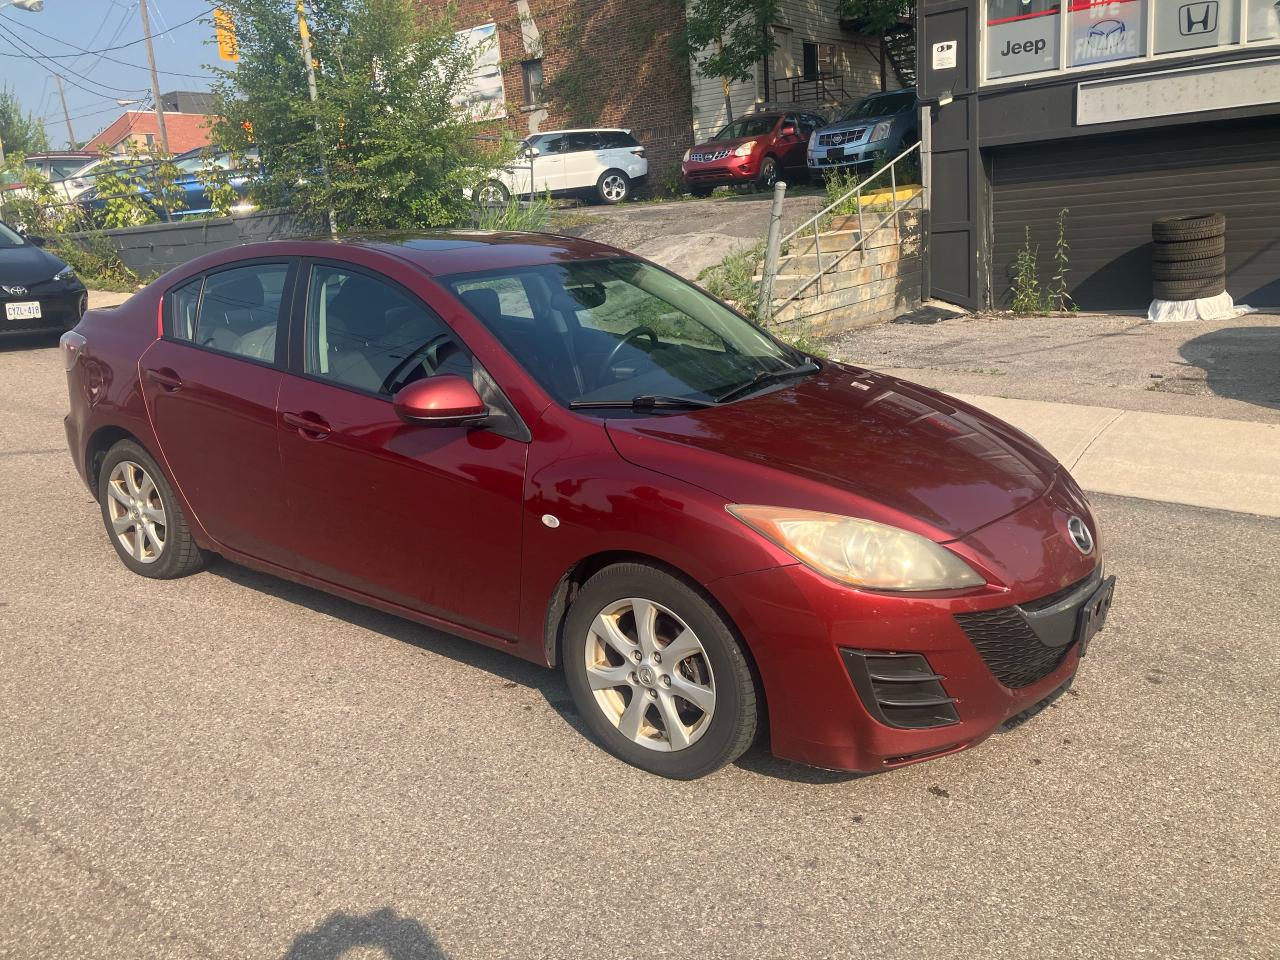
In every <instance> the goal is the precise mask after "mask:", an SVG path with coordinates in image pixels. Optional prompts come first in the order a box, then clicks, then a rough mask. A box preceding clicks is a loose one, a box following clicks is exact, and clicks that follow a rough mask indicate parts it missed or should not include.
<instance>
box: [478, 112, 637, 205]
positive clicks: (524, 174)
mask: <svg viewBox="0 0 1280 960" xmlns="http://www.w3.org/2000/svg"><path fill="white" fill-rule="evenodd" d="M648 176H649V161H648V160H646V159H645V158H644V147H642V146H641V145H640V144H639V143H637V142H636V139H635V137H633V136H631V131H630V130H620V129H593V130H549V131H547V132H545V133H536V134H534V135H533V136H531V137H529V138H527V139H526V140H525V141H524V142H523V143H521V144H520V152H519V154H517V156H516V160H515V162H514V163H513V164H512V165H511V166H510V167H508V168H507V169H505V170H502V171H500V172H499V174H498V175H497V176H496V177H494V178H493V179H492V180H486V181H485V182H484V183H482V184H481V185H480V187H479V188H478V189H477V190H476V196H477V198H478V199H479V201H480V202H481V203H506V202H507V200H508V199H510V197H511V196H512V195H513V194H514V195H515V196H528V195H530V194H534V193H545V192H550V193H551V195H552V196H587V197H591V198H592V199H595V200H599V201H600V202H601V203H621V202H622V201H623V200H626V199H627V198H628V197H630V196H631V192H632V191H633V190H634V189H635V188H636V187H637V186H639V185H640V184H642V183H644V181H645V179H646V178H647V177H648Z"/></svg>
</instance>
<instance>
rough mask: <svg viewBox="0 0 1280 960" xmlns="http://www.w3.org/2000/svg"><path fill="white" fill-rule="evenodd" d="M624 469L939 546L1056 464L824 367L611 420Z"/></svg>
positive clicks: (933, 404) (1002, 428) (934, 402)
mask: <svg viewBox="0 0 1280 960" xmlns="http://www.w3.org/2000/svg"><path fill="white" fill-rule="evenodd" d="M606 428H607V430H608V432H609V436H610V438H611V440H612V441H613V444H614V447H615V448H616V449H617V451H618V453H619V455H621V456H622V457H623V458H624V459H626V460H628V461H630V462H631V463H634V464H636V465H637V466H641V467H645V468H648V469H651V470H655V471H658V472H660V473H663V474H666V475H668V476H671V477H674V478H676V479H680V480H683V481H686V482H688V483H692V484H696V485H698V486H701V487H703V488H704V489H706V490H709V491H711V492H713V493H715V494H717V495H719V496H723V497H724V498H725V499H726V500H727V501H729V502H731V503H756V504H766V505H772V506H784V507H797V508H801V509H806V510H822V511H826V512H830V513H839V514H843V515H849V516H856V517H862V518H865V519H868V520H875V521H878V522H881V523H889V524H893V525H895V526H899V527H903V528H905V529H908V530H911V531H913V532H915V533H919V534H921V535H923V536H927V537H929V538H930V539H932V540H935V541H937V542H946V541H949V540H954V539H957V538H959V537H963V536H965V535H966V534H968V533H970V532H972V531H974V530H976V529H978V528H979V527H983V526H986V525H987V524H989V523H991V522H993V521H995V520H999V519H1000V518H1002V517H1004V516H1007V515H1008V514H1010V513H1013V512H1014V511H1015V510H1019V509H1021V508H1022V507H1024V506H1026V505H1027V504H1029V503H1031V502H1033V501H1035V500H1036V499H1038V498H1039V497H1040V496H1041V495H1042V494H1043V493H1044V492H1045V491H1046V490H1047V489H1048V488H1049V487H1050V485H1051V484H1052V483H1053V480H1054V476H1055V474H1056V472H1057V470H1058V463H1057V461H1056V460H1055V459H1054V458H1053V457H1052V455H1050V454H1049V453H1048V452H1047V451H1045V450H1044V449H1043V448H1042V447H1041V446H1040V445H1039V444H1037V443H1036V442H1035V441H1034V440H1032V439H1031V438H1030V437H1028V436H1026V435H1025V434H1023V433H1021V432H1020V431H1018V430H1016V429H1015V428H1013V427H1011V426H1009V425H1008V424H1006V423H1004V422H1003V421H1000V420H998V419H996V418H995V417H992V416H990V415H989V414H986V413H983V412H982V411H980V410H978V409H977V408H974V407H970V406H968V405H966V404H963V403H961V402H960V401H957V400H953V399H951V398H950V397H947V396H944V395H943V394H940V393H937V392H935V391H932V390H928V389H926V388H924V387H919V386H916V385H914V384H909V383H906V382H905V381H902V380H898V379H896V378H893V377H887V376H883V375H881V374H877V373H873V372H871V371H867V370H862V369H859V368H857V367H850V366H846V365H844V364H835V363H826V364H824V366H823V369H822V370H821V371H820V372H819V373H817V374H814V375H813V376H812V377H809V378H807V379H805V380H803V381H800V382H797V383H794V384H788V385H786V386H784V387H782V388H780V389H776V390H772V391H770V392H768V393H765V394H762V395H758V396H755V397H752V398H749V399H746V400H742V401H738V402H736V403H731V404H726V405H725V406H723V407H709V408H706V409H699V410H694V411H690V412H689V413H688V414H675V415H668V414H659V415H654V416H645V417H641V418H633V419H627V418H620V419H610V420H608V421H607V422H606Z"/></svg>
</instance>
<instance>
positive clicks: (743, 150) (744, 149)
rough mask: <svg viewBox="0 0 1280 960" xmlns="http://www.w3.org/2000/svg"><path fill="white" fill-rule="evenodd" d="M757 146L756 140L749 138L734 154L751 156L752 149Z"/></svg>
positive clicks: (736, 155)
mask: <svg viewBox="0 0 1280 960" xmlns="http://www.w3.org/2000/svg"><path fill="white" fill-rule="evenodd" d="M755 148H756V142H755V141H754V140H748V141H747V142H746V143H744V144H742V145H741V146H740V147H738V149H737V150H735V151H733V155H734V156H735V157H749V156H751V151H752V150H754V149H755Z"/></svg>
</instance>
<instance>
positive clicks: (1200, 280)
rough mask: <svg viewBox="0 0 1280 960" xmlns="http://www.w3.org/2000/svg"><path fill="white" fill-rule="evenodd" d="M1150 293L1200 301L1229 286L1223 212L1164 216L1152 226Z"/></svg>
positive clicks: (1171, 298) (1214, 295)
mask: <svg viewBox="0 0 1280 960" xmlns="http://www.w3.org/2000/svg"><path fill="white" fill-rule="evenodd" d="M1151 239H1152V241H1153V242H1152V244H1151V294H1152V296H1154V297H1155V299H1157V300H1199V299H1201V298H1202V297H1216V296H1217V295H1218V294H1220V293H1222V292H1223V291H1224V290H1226V289H1227V256H1226V253H1227V218H1226V217H1224V216H1223V215H1222V214H1220V213H1200V214H1195V215H1193V216H1187V217H1165V218H1164V219H1162V220H1157V221H1156V222H1155V223H1153V224H1152V225H1151Z"/></svg>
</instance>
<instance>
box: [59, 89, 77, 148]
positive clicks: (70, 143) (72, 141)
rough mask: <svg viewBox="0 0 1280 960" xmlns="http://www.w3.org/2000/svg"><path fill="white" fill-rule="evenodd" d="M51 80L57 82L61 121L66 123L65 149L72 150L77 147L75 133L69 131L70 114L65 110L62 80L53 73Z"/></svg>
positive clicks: (65, 103)
mask: <svg viewBox="0 0 1280 960" xmlns="http://www.w3.org/2000/svg"><path fill="white" fill-rule="evenodd" d="M53 79H54V80H56V81H58V99H59V100H61V101H62V119H64V120H66V121H67V148H68V149H70V150H74V149H75V148H76V146H77V144H76V132H75V131H74V130H72V129H71V114H70V113H69V112H68V110H67V95H66V93H64V92H63V89H62V78H61V77H60V76H58V75H57V74H56V73H55V74H54V75H53Z"/></svg>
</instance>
